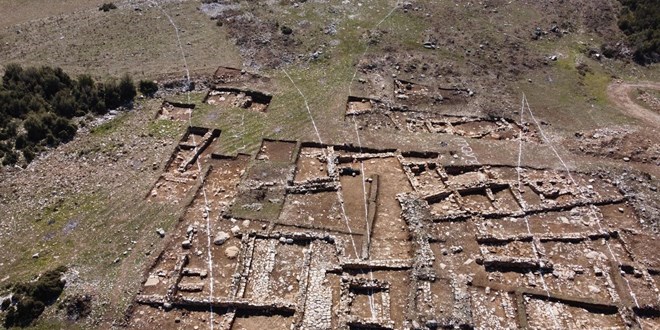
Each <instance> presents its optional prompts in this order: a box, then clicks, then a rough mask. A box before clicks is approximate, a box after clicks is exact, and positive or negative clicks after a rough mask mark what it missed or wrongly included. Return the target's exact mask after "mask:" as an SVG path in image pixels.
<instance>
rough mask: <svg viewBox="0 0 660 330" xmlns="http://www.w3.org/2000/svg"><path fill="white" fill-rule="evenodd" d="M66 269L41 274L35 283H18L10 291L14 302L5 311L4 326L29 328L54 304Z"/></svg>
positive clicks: (60, 291)
mask: <svg viewBox="0 0 660 330" xmlns="http://www.w3.org/2000/svg"><path fill="white" fill-rule="evenodd" d="M66 270H67V269H66V267H64V266H61V267H58V268H56V269H53V270H50V271H47V272H45V273H44V274H42V275H41V276H40V277H39V279H38V280H37V281H36V282H28V283H19V284H16V285H14V286H13V287H12V288H11V290H12V292H13V294H14V297H13V298H12V299H13V301H14V302H15V305H14V306H13V307H10V308H9V309H8V310H7V313H6V316H5V320H4V326H5V327H6V328H11V327H16V326H19V327H27V326H30V325H31V324H32V323H33V322H34V321H35V320H36V319H37V318H38V317H39V316H40V315H41V313H43V311H44V309H45V308H46V306H47V305H51V304H52V303H54V302H55V301H56V300H57V298H58V297H59V296H60V294H62V291H63V290H64V281H62V273H64V272H66Z"/></svg>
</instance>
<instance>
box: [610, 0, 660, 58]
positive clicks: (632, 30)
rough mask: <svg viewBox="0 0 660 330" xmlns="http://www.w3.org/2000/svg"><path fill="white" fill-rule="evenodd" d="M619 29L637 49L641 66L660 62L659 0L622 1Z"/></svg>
mask: <svg viewBox="0 0 660 330" xmlns="http://www.w3.org/2000/svg"><path fill="white" fill-rule="evenodd" d="M620 1H621V3H622V4H623V6H624V7H623V10H622V13H621V16H620V17H619V28H620V29H621V30H622V31H623V32H624V33H625V34H626V35H627V36H628V41H629V42H630V43H631V44H632V46H633V47H635V53H634V55H633V56H634V59H635V62H637V63H640V64H647V63H657V62H660V3H659V2H658V1H657V0H620Z"/></svg>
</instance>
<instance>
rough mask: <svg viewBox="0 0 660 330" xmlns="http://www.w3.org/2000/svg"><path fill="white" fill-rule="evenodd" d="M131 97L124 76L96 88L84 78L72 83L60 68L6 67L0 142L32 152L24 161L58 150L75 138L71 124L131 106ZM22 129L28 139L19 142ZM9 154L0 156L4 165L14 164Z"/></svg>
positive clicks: (130, 82)
mask: <svg viewBox="0 0 660 330" xmlns="http://www.w3.org/2000/svg"><path fill="white" fill-rule="evenodd" d="M136 95H137V91H136V89H135V84H134V83H133V79H132V78H131V77H130V76H129V75H124V76H123V77H122V78H121V79H120V80H119V81H118V82H116V81H115V80H112V79H110V80H108V81H107V82H106V83H105V84H97V83H96V82H95V81H94V79H93V78H92V77H91V76H89V75H81V76H79V77H78V78H77V79H72V78H71V77H69V75H67V74H66V73H65V72H64V71H63V70H62V69H60V68H51V67H47V66H42V67H27V68H23V67H21V66H20V65H18V64H7V65H6V66H5V74H4V75H3V76H2V84H0V142H2V141H9V142H14V141H16V143H15V145H16V150H22V149H23V148H26V147H35V148H33V149H32V150H30V151H28V152H27V153H24V155H27V156H26V157H25V159H26V160H28V161H29V160H31V159H32V158H34V157H33V155H32V153H35V152H38V151H39V150H41V149H42V148H41V147H43V146H44V145H48V146H57V145H58V144H60V143H62V142H66V141H69V140H71V139H72V138H73V137H74V136H75V134H76V130H77V127H76V125H74V124H72V122H71V120H70V119H71V118H73V117H81V116H85V115H87V114H89V113H92V114H105V113H106V112H107V110H108V109H115V108H118V107H120V106H130V105H131V103H132V101H133V99H134V98H135V96H136ZM21 124H22V125H23V127H24V128H25V130H26V131H27V134H26V135H25V136H23V137H22V138H21V140H20V141H19V140H18V136H17V127H19V126H20V125H21ZM10 144H13V143H10ZM10 150H12V149H11V148H10ZM10 150H7V151H5V152H4V154H5V157H4V158H3V162H7V163H12V164H13V163H15V160H16V158H17V157H14V156H15V155H16V154H15V153H9V152H8V151H10ZM30 156H32V157H30Z"/></svg>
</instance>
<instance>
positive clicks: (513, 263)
mask: <svg viewBox="0 0 660 330" xmlns="http://www.w3.org/2000/svg"><path fill="white" fill-rule="evenodd" d="M235 71H238V70H235ZM228 72H229V73H231V72H232V71H231V70H229V69H228V68H220V69H218V71H217V72H216V74H215V78H216V79H217V80H216V81H217V82H218V85H217V86H216V87H212V88H210V89H209V91H208V95H207V96H206V97H204V98H203V102H205V103H207V104H211V105H216V104H219V103H221V102H231V103H233V104H234V106H235V107H237V108H241V109H242V110H241V111H257V112H265V111H267V106H268V103H269V102H270V101H271V98H270V97H267V95H268V94H266V93H262V92H258V91H253V90H250V89H239V88H233V87H218V86H221V85H225V84H228V83H230V82H232V81H233V82H236V81H239V80H238V78H240V77H241V76H242V77H245V76H248V74H246V73H243V74H242V75H241V74H238V76H239V77H238V78H232V77H231V76H230V75H229V74H227V73H228ZM254 77H256V76H254V75H253V76H251V77H250V78H249V79H255V78H254ZM393 85H394V86H395V87H394V89H393V90H392V94H391V95H392V97H391V98H387V97H386V98H385V99H384V100H378V99H373V98H369V97H361V96H349V97H348V99H347V101H346V109H345V114H344V116H345V118H344V120H345V121H346V122H347V123H348V124H349V126H348V127H351V126H353V127H354V128H355V132H356V134H357V136H356V138H357V139H356V141H357V143H344V144H328V143H323V142H322V139H321V136H320V134H319V132H318V131H316V134H318V135H317V139H316V140H282V139H271V138H263V139H261V141H260V146H259V147H258V148H257V150H256V151H255V152H254V153H236V154H233V155H227V154H222V153H216V152H215V151H214V150H219V148H218V147H217V144H220V143H221V142H222V139H223V138H224V132H223V131H222V130H220V129H218V128H213V127H196V126H189V127H188V129H187V131H186V132H185V134H184V135H183V136H182V137H181V139H180V141H179V143H178V144H177V145H176V146H175V148H174V151H173V153H172V155H171V157H170V158H169V160H168V161H167V163H166V165H165V166H164V170H163V173H162V174H161V175H160V177H159V178H158V180H157V181H156V183H155V185H154V186H153V187H152V189H151V190H150V191H149V193H148V194H147V196H145V199H146V200H147V201H148V202H149V203H177V204H179V205H184V206H185V211H184V212H183V215H182V216H181V218H180V219H179V220H178V222H177V224H176V225H175V227H174V229H173V230H172V231H171V232H169V233H167V234H166V233H165V232H164V231H163V230H162V229H159V232H158V233H159V235H161V236H162V237H163V239H164V240H166V247H165V248H164V250H163V251H162V252H160V254H158V256H157V257H156V258H155V261H154V264H153V265H152V266H151V267H150V268H149V269H148V270H147V272H146V273H145V274H144V278H143V283H142V288H141V289H140V291H139V293H138V294H137V296H136V297H135V300H134V302H133V304H132V305H131V308H130V313H129V320H128V327H129V328H134V329H153V328H159V329H170V328H172V329H175V328H176V329H178V328H185V329H207V328H211V329H227V330H229V329H259V328H262V327H268V328H271V329H347V330H348V329H473V328H475V329H517V328H520V329H624V328H629V329H630V328H632V329H655V328H657V327H658V326H660V309H659V307H660V305H659V295H658V283H660V258H659V256H658V254H657V250H654V249H649V247H652V246H656V247H657V244H656V243H654V241H655V240H656V237H655V236H654V235H652V234H648V233H647V231H646V230H645V229H644V228H643V227H642V226H641V225H640V219H639V218H638V217H637V216H636V212H635V210H634V208H633V206H631V203H630V202H631V201H630V200H629V199H628V198H627V196H626V193H625V192H624V191H622V190H621V189H620V188H618V187H617V184H616V183H615V182H613V180H612V179H611V178H610V177H609V176H608V175H606V174H604V173H597V172H580V171H574V170H570V169H568V168H567V167H559V168H555V169H551V168H543V167H539V166H538V165H534V166H528V165H525V164H524V163H521V158H522V157H521V156H522V152H523V143H524V144H525V147H524V148H536V147H542V146H544V145H545V146H546V147H547V145H548V144H549V143H551V142H550V141H549V140H546V137H545V135H544V134H543V127H542V126H541V125H538V123H536V124H535V123H534V120H535V119H534V120H532V119H531V118H530V119H528V121H525V122H517V121H516V120H514V119H508V118H493V117H479V116H458V115H451V114H442V113H439V112H437V111H433V110H432V106H433V104H434V103H435V102H439V101H441V98H439V97H437V96H434V95H431V93H430V92H429V89H430V88H427V87H424V86H422V87H420V86H416V85H415V84H412V83H409V82H403V81H401V80H396V79H394V80H393ZM452 93H453V94H452V95H460V94H461V93H464V94H466V95H464V96H463V97H469V96H467V94H468V93H470V92H469V91H467V90H466V91H461V90H452ZM393 100H395V101H393ZM411 100H414V101H411ZM194 111H196V110H195V107H194V105H193V104H191V105H186V104H172V103H168V102H165V103H163V106H162V110H161V111H160V112H159V116H163V115H164V114H165V113H167V114H168V115H167V116H169V117H168V119H169V120H180V117H181V116H183V115H184V114H187V115H190V113H191V112H194ZM523 111H527V110H525V108H523ZM529 114H531V115H532V116H533V113H532V112H531V109H530V110H529ZM523 118H524V117H523ZM312 120H313V119H312ZM315 129H316V128H315ZM383 130H384V131H386V132H389V133H390V134H396V133H397V132H406V133H407V134H410V135H411V136H416V135H417V134H419V133H427V134H442V135H444V136H448V140H447V141H448V142H444V143H443V145H445V146H447V148H446V151H444V152H443V151H437V148H431V149H433V150H426V149H424V147H423V146H424V145H423V144H421V145H420V147H419V148H413V149H410V148H382V147H379V146H377V145H362V144H361V140H360V139H359V138H360V134H361V133H360V132H369V131H383ZM473 139H484V140H486V141H489V140H498V141H503V142H504V143H506V144H508V145H510V146H511V147H512V148H514V149H515V150H518V152H519V153H518V159H517V160H516V159H512V160H511V161H510V162H509V164H502V163H499V164H498V163H497V162H495V164H488V163H486V162H483V161H482V158H481V155H479V153H478V152H477V151H475V150H473V149H472V148H471V147H470V143H469V142H468V140H473ZM550 150H554V149H553V148H551V149H550ZM555 155H556V157H557V158H558V161H559V162H560V163H563V159H562V158H561V157H560V155H559V154H557V153H556V151H555ZM553 156H554V155H553ZM641 223H643V221H641Z"/></svg>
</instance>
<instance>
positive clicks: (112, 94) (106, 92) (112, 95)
mask: <svg viewBox="0 0 660 330" xmlns="http://www.w3.org/2000/svg"><path fill="white" fill-rule="evenodd" d="M101 87H102V88H101V93H102V94H103V101H104V102H105V106H106V107H107V108H108V109H116V108H117V107H119V106H120V105H121V96H120V94H119V86H117V83H116V82H115V81H114V80H108V81H106V82H105V84H103V86H101Z"/></svg>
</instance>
